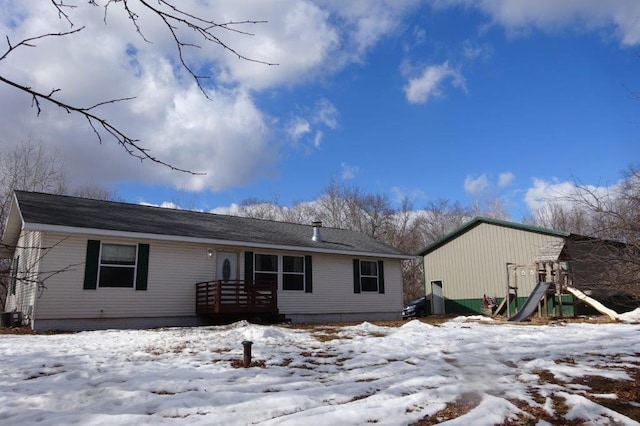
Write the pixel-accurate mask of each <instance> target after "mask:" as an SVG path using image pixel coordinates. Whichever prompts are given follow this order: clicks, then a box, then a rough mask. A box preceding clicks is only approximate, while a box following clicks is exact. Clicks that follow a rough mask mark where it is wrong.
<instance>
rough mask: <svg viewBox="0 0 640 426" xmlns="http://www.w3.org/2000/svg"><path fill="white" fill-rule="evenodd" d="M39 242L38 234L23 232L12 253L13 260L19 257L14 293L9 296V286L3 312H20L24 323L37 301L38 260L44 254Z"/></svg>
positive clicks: (40, 239)
mask: <svg viewBox="0 0 640 426" xmlns="http://www.w3.org/2000/svg"><path fill="white" fill-rule="evenodd" d="M41 241H42V236H41V234H40V232H35V231H26V232H23V233H22V235H21V236H20V238H19V240H18V243H17V246H16V251H15V253H14V259H15V257H16V256H18V257H19V261H18V271H17V276H16V283H15V284H16V285H15V293H14V294H11V286H10V288H9V289H8V290H9V293H8V294H7V300H6V302H5V310H6V311H18V312H22V315H23V319H24V320H25V321H29V320H30V315H31V312H32V311H33V309H34V305H35V303H36V299H37V294H38V289H39V284H38V280H39V271H40V269H41V267H42V266H41V265H40V263H39V262H38V260H39V259H40V257H41V256H42V255H43V253H44V252H43V250H41V247H42V245H41V244H42V243H41Z"/></svg>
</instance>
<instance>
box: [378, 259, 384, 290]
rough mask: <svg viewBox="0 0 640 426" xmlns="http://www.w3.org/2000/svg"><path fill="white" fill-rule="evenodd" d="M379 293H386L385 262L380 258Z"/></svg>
mask: <svg viewBox="0 0 640 426" xmlns="http://www.w3.org/2000/svg"><path fill="white" fill-rule="evenodd" d="M378 293H384V263H383V262H382V260H378Z"/></svg>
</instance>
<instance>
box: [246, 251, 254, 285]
mask: <svg viewBox="0 0 640 426" xmlns="http://www.w3.org/2000/svg"><path fill="white" fill-rule="evenodd" d="M244 281H245V282H247V281H253V252H252V251H245V252H244Z"/></svg>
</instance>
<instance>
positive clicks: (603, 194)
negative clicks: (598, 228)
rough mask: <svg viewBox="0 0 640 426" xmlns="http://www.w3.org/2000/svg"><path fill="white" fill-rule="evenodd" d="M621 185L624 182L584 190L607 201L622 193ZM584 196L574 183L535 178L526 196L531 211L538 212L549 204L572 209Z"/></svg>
mask: <svg viewBox="0 0 640 426" xmlns="http://www.w3.org/2000/svg"><path fill="white" fill-rule="evenodd" d="M621 185H622V181H618V182H615V183H613V184H611V185H609V186H598V185H585V186H584V188H583V189H586V190H587V191H588V192H589V193H590V194H593V195H594V196H595V197H597V198H598V199H599V200H607V199H611V198H612V197H616V194H619V193H620V188H621ZM584 194H585V192H584V190H582V191H580V190H579V189H578V187H577V186H576V183H575V182H572V181H564V182H560V181H559V180H557V179H555V178H554V179H552V180H551V181H547V180H544V179H539V178H533V185H532V186H531V187H530V188H529V189H528V190H527V192H526V194H525V202H526V204H527V206H528V207H529V209H530V210H531V211H536V210H538V209H540V208H542V207H544V206H546V205H549V204H556V205H560V206H563V207H565V208H568V209H570V208H572V207H573V206H574V204H575V201H574V200H577V199H580V198H581V196H583V195H584Z"/></svg>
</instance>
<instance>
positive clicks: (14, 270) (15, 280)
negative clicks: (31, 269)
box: [11, 256, 20, 295]
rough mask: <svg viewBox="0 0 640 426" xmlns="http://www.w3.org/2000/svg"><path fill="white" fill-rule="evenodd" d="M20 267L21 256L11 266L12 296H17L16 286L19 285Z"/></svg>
mask: <svg viewBox="0 0 640 426" xmlns="http://www.w3.org/2000/svg"><path fill="white" fill-rule="evenodd" d="M19 267H20V256H16V257H15V259H13V265H12V266H11V294H12V295H13V294H16V286H17V285H18V268H19Z"/></svg>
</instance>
